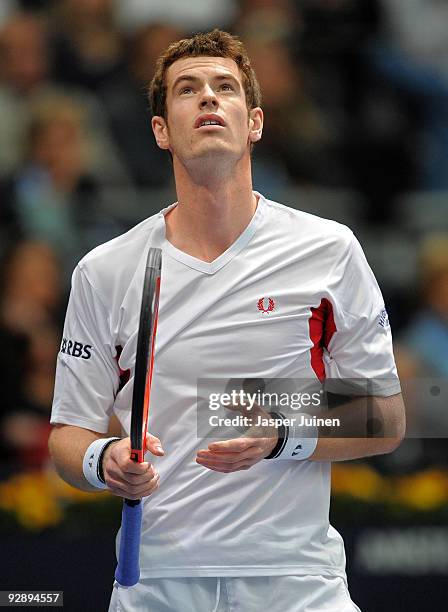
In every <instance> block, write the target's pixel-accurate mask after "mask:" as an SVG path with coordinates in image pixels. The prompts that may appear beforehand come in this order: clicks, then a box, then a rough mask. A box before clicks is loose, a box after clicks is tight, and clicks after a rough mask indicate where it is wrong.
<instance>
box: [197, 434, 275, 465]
mask: <svg viewBox="0 0 448 612" xmlns="http://www.w3.org/2000/svg"><path fill="white" fill-rule="evenodd" d="M228 442H232V444H228ZM253 442H254V441H253V440H250V444H251V445H250V446H248V442H247V441H245V440H244V439H243V438H240V439H238V440H227V441H226V442H218V443H213V444H210V445H209V449H211V448H212V449H213V448H220V449H223V448H226V449H232V448H236V449H238V448H241V449H243V450H241V451H235V452H230V450H227V452H225V451H224V450H221V451H220V452H216V451H215V450H200V451H199V452H198V453H197V457H196V463H198V464H199V465H202V466H203V467H206V468H208V469H210V470H214V471H217V472H225V473H228V472H236V471H239V470H247V469H249V468H250V467H251V466H252V465H255V463H258V462H259V461H260V460H261V459H262V458H263V456H264V455H265V453H264V449H263V446H262V445H254V444H253Z"/></svg>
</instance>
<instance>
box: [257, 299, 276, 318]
mask: <svg viewBox="0 0 448 612" xmlns="http://www.w3.org/2000/svg"><path fill="white" fill-rule="evenodd" d="M257 307H258V310H259V311H260V312H262V313H264V314H266V313H269V312H272V311H273V310H275V302H274V300H273V299H272V298H270V297H268V298H265V297H262V298H260V299H259V300H258V303H257Z"/></svg>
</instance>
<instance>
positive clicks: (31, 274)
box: [0, 242, 62, 475]
mask: <svg viewBox="0 0 448 612" xmlns="http://www.w3.org/2000/svg"><path fill="white" fill-rule="evenodd" d="M61 301H62V285H61V271H60V269H59V264H58V261H57V259H56V258H55V255H54V252H53V251H52V249H51V248H50V247H49V246H48V245H45V244H43V243H33V242H22V243H19V244H17V245H15V246H14V248H12V249H11V250H10V252H9V253H8V254H7V255H5V256H4V258H3V260H2V262H1V269H0V339H1V342H2V353H1V355H2V356H1V357H0V366H1V367H0V384H1V388H2V389H3V390H4V392H3V396H2V403H1V410H0V449H1V450H0V458H1V460H2V463H3V466H2V469H1V470H0V471H1V472H2V473H3V475H4V473H5V471H6V469H9V470H11V469H13V470H19V469H23V468H26V467H27V468H29V467H34V468H36V467H40V466H41V465H42V463H43V462H44V461H45V460H46V459H47V457H48V452H47V439H48V434H49V427H48V414H49V410H50V408H51V400H52V392H53V391H52V390H53V384H54V364H55V359H56V354H57V351H58V337H59V328H60V320H59V312H60V308H61Z"/></svg>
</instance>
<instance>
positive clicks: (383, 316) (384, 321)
mask: <svg viewBox="0 0 448 612" xmlns="http://www.w3.org/2000/svg"><path fill="white" fill-rule="evenodd" d="M378 325H381V327H384V328H386V327H390V323H389V315H388V314H387V310H386V309H385V308H383V310H382V311H381V312H380V318H379V319H378Z"/></svg>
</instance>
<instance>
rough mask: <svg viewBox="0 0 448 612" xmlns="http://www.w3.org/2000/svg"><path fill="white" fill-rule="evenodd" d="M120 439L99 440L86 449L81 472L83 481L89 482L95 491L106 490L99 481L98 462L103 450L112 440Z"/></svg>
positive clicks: (104, 485)
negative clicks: (83, 477)
mask: <svg viewBox="0 0 448 612" xmlns="http://www.w3.org/2000/svg"><path fill="white" fill-rule="evenodd" d="M119 439H120V438H116V437H113V438H100V439H99V440H94V441H93V442H92V444H90V445H89V447H88V448H87V450H86V452H85V454H84V459H83V461H82V471H83V472H84V476H85V479H86V480H87V482H89V483H90V484H91V485H92V487H96V488H97V489H107V485H106V484H105V483H104V482H103V481H102V480H100V477H99V461H100V458H101V454H102V452H103V449H104V447H105V446H107V444H109V442H112V440H119Z"/></svg>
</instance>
